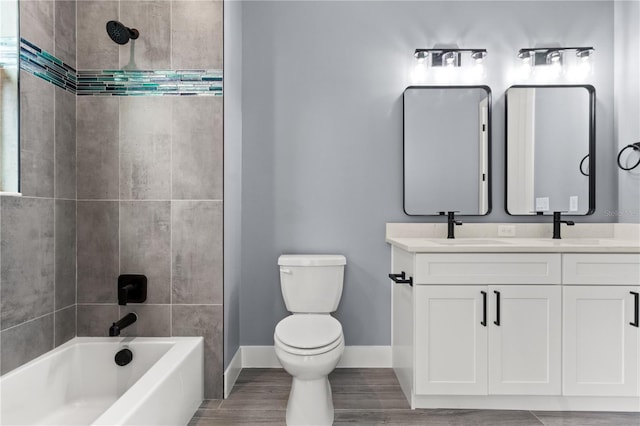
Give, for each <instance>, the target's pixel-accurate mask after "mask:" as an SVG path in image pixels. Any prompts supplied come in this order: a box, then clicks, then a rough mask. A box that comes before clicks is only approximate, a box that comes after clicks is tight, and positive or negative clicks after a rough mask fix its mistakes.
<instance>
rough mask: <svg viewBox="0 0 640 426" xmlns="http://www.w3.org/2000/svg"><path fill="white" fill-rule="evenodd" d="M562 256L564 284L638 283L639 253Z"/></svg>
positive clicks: (639, 282) (639, 280) (570, 254)
mask: <svg viewBox="0 0 640 426" xmlns="http://www.w3.org/2000/svg"><path fill="white" fill-rule="evenodd" d="M562 256H563V257H562V261H563V270H562V282H563V283H564V284H570V285H571V284H575V285H580V284H582V285H584V284H592V285H607V284H609V285H638V284H640V254H630V253H624V254H614V253H569V254H563V255H562Z"/></svg>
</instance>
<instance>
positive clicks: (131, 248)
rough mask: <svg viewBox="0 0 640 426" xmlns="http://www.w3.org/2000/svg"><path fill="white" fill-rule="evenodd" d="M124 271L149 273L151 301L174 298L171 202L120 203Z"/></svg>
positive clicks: (128, 272)
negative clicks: (172, 289) (172, 293)
mask: <svg viewBox="0 0 640 426" xmlns="http://www.w3.org/2000/svg"><path fill="white" fill-rule="evenodd" d="M120 273H121V274H144V275H146V276H147V280H148V281H147V303H170V301H171V203H170V202H169V201H123V202H121V203H120Z"/></svg>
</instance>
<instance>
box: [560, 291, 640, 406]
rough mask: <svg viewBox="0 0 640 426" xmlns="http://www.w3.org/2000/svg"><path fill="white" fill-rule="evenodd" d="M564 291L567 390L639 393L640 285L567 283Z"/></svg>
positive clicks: (564, 369)
mask: <svg viewBox="0 0 640 426" xmlns="http://www.w3.org/2000/svg"><path fill="white" fill-rule="evenodd" d="M563 291H564V294H563V300H564V302H563V335H564V337H563V364H562V369H563V370H562V371H563V393H564V394H565V395H600V396H637V395H638V363H640V361H639V360H638V334H639V333H638V330H639V329H638V327H636V326H634V325H631V324H630V323H632V322H635V318H634V316H635V312H634V311H635V306H634V305H635V296H634V294H631V293H632V292H633V293H637V292H639V291H640V287H637V286H567V287H564V290H563Z"/></svg>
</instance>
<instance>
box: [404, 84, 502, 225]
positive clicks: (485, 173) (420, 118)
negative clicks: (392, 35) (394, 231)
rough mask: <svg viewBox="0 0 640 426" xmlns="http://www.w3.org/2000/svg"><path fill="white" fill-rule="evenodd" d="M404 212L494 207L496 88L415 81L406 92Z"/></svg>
mask: <svg viewBox="0 0 640 426" xmlns="http://www.w3.org/2000/svg"><path fill="white" fill-rule="evenodd" d="M403 107H404V119H403V123H404V124H403V145H404V153H403V156H404V167H403V173H404V175H403V179H404V185H403V186H404V197H403V199H404V201H403V203H404V212H405V213H406V214H407V215H410V216H425V215H437V214H439V212H447V211H455V212H457V213H458V214H460V215H466V216H469V215H486V214H488V213H489V212H490V211H491V172H490V164H491V89H489V87H487V86H412V87H408V88H407V89H406V90H405V91H404V94H403Z"/></svg>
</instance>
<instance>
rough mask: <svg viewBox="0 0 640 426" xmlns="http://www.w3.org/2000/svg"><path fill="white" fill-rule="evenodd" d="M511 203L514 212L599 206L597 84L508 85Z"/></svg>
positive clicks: (583, 211) (586, 210) (580, 211)
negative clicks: (596, 192) (596, 201)
mask: <svg viewBox="0 0 640 426" xmlns="http://www.w3.org/2000/svg"><path fill="white" fill-rule="evenodd" d="M506 99H507V148H506V156H507V159H506V170H507V177H506V185H507V190H506V197H507V201H506V206H507V213H509V214H511V215H528V214H552V213H553V212H554V211H561V212H566V213H567V214H569V215H587V214H591V213H593V211H594V210H595V149H594V148H595V134H594V122H595V90H594V88H593V87H592V86H513V87H510V88H509V89H508V90H507V96H506Z"/></svg>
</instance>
